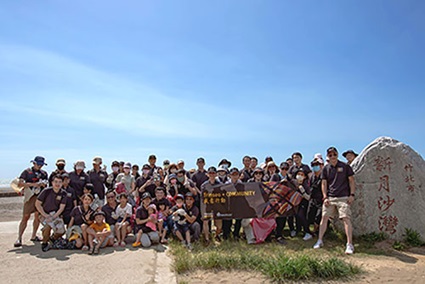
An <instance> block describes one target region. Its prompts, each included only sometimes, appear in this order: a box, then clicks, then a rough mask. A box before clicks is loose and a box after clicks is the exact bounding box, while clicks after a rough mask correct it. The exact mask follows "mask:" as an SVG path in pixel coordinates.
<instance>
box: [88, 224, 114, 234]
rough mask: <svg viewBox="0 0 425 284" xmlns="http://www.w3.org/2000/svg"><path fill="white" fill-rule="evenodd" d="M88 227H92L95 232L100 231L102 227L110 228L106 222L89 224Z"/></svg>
mask: <svg viewBox="0 0 425 284" xmlns="http://www.w3.org/2000/svg"><path fill="white" fill-rule="evenodd" d="M90 228H92V229H93V230H94V231H95V232H96V233H97V232H102V231H103V229H106V230H107V231H110V230H111V228H110V227H109V225H108V224H107V223H102V224H98V223H93V224H91V225H90Z"/></svg>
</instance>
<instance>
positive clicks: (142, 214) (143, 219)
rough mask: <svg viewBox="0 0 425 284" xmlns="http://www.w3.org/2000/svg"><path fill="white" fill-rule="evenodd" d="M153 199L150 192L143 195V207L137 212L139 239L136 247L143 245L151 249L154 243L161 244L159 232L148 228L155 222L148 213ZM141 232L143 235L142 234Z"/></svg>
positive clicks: (135, 244)
mask: <svg viewBox="0 0 425 284" xmlns="http://www.w3.org/2000/svg"><path fill="white" fill-rule="evenodd" d="M151 201H152V198H151V195H150V194H149V193H148V192H145V193H144V194H143V195H142V201H141V205H140V206H139V207H138V208H137V210H136V225H137V226H136V232H138V233H137V239H136V242H135V243H134V244H133V246H134V247H136V246H139V245H142V246H143V247H150V246H151V245H152V243H159V234H158V232H155V231H152V229H151V228H150V227H148V226H146V223H147V222H154V221H155V220H153V219H151V217H150V216H149V212H148V207H149V205H150V204H151ZM140 232H141V233H140Z"/></svg>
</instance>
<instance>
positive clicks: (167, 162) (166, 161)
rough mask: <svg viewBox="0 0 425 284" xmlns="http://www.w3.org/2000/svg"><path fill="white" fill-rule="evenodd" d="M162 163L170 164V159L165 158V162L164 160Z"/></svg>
mask: <svg viewBox="0 0 425 284" xmlns="http://www.w3.org/2000/svg"><path fill="white" fill-rule="evenodd" d="M162 164H163V165H164V166H165V165H169V164H170V160H164V162H162Z"/></svg>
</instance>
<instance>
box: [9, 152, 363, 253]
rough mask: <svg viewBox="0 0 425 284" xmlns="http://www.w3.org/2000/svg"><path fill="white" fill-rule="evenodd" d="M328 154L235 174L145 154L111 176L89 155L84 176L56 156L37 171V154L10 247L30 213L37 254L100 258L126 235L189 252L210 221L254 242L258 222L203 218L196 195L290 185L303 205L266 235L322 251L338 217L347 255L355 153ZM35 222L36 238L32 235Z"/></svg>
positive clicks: (22, 180) (246, 166)
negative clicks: (172, 242)
mask: <svg viewBox="0 0 425 284" xmlns="http://www.w3.org/2000/svg"><path fill="white" fill-rule="evenodd" d="M326 154H327V155H326V161H324V159H323V157H322V155H321V154H316V155H315V156H314V158H313V160H312V161H311V163H310V166H309V165H307V164H304V163H303V162H302V159H303V156H302V154H301V153H299V152H295V153H293V154H292V156H291V157H290V158H288V159H287V160H286V161H283V162H281V163H280V164H279V166H278V165H277V164H276V163H275V162H274V161H273V158H272V157H266V158H265V161H264V162H263V163H260V164H259V162H258V159H257V158H256V157H250V156H245V157H243V159H242V163H243V168H241V169H238V168H236V167H232V163H231V162H230V161H228V160H227V159H222V160H221V161H220V163H219V164H218V167H215V166H210V167H208V169H206V168H205V160H204V158H198V159H197V161H196V165H197V169H192V170H186V169H185V164H184V161H183V160H180V161H178V162H177V163H171V162H170V161H168V160H165V161H163V164H162V166H158V165H157V164H156V162H157V158H156V156H155V155H150V156H149V157H148V163H146V164H144V165H143V166H142V167H141V169H140V168H139V166H138V165H132V164H131V163H130V162H118V161H114V162H112V164H111V170H112V172H110V173H109V174H108V173H107V172H106V167H105V166H103V160H102V158H101V157H94V158H93V161H92V165H93V168H92V169H90V170H88V171H85V169H86V165H85V162H84V161H76V162H75V163H74V167H73V171H71V172H67V171H66V170H65V166H66V162H65V160H64V159H58V160H57V161H56V167H57V169H56V170H54V171H53V172H52V173H51V174H50V175H48V174H47V172H45V171H44V170H43V169H42V168H43V166H45V165H46V163H45V159H44V158H43V157H41V156H37V157H35V158H34V160H32V161H31V162H32V164H33V165H32V167H30V168H27V169H25V170H24V171H23V172H22V174H21V175H20V177H19V184H18V186H19V187H21V188H22V192H23V194H24V197H25V198H24V208H23V216H22V220H21V222H20V224H19V232H18V239H17V240H16V242H15V244H14V246H15V247H20V246H22V236H23V233H24V231H25V228H26V226H27V223H28V220H29V218H30V216H31V214H35V217H34V221H33V232H32V236H31V241H41V249H42V250H43V251H47V250H49V249H50V248H52V247H53V248H71V249H82V250H86V251H88V253H89V254H98V253H99V250H100V248H103V247H106V246H114V247H119V246H120V247H125V246H126V245H127V244H126V240H128V239H129V238H127V236H128V235H129V234H133V235H134V239H135V241H134V242H133V243H132V246H133V247H139V246H143V247H149V246H151V244H155V243H162V244H165V243H167V242H168V239H169V238H170V237H174V238H176V239H178V240H179V241H181V242H182V244H183V245H185V246H186V247H187V248H188V249H189V250H191V249H192V244H193V242H197V241H198V240H200V239H201V235H203V239H204V242H205V243H206V244H208V243H209V242H210V236H211V235H212V227H213V226H212V224H213V223H214V227H215V233H214V234H213V235H214V238H215V239H216V240H217V241H221V240H222V239H225V240H227V239H232V238H233V239H235V240H238V239H241V238H242V237H243V236H244V237H245V238H246V240H247V242H248V243H255V242H256V239H255V235H254V234H253V232H252V226H253V224H254V223H255V219H256V218H254V220H251V219H235V220H232V219H223V220H219V219H216V220H211V219H209V218H208V219H207V218H203V216H201V214H200V204H201V202H202V200H201V199H202V198H201V193H202V192H203V191H204V190H205V188H206V187H207V186H218V185H222V184H229V183H233V184H237V183H250V182H290V183H292V184H293V185H294V187H295V188H296V190H297V191H299V193H300V194H301V195H302V201H301V203H300V205H299V206H298V208H297V210H296V211H295V212H294V215H293V216H288V217H276V218H274V219H273V220H267V221H268V222H272V223H273V225H274V226H275V227H274V228H275V229H274V230H273V233H272V234H273V235H274V237H275V239H276V241H277V242H279V243H281V244H284V243H285V239H284V237H283V229H284V227H285V225H286V224H288V227H289V230H290V236H291V237H295V236H296V235H297V234H299V233H301V232H303V234H304V237H303V239H304V240H306V241H307V240H310V239H312V238H313V237H314V236H318V240H317V242H316V244H315V245H314V248H320V247H322V246H323V235H324V233H325V231H326V228H327V225H328V220H329V218H333V217H335V216H339V218H340V219H342V221H343V222H344V227H345V231H346V235H347V247H346V253H347V254H352V253H354V246H353V242H352V226H351V221H350V220H351V211H350V204H351V203H352V202H353V201H354V196H355V183H354V178H353V176H354V173H353V170H352V168H351V167H350V164H351V163H352V161H353V160H354V158H355V157H356V156H357V154H356V153H355V152H354V151H352V150H349V151H346V152H344V153H343V156H344V157H345V158H346V159H347V163H344V162H342V161H340V160H339V159H338V151H337V149H336V148H334V147H330V148H328V149H327V152H326ZM40 222H41V223H42V225H43V228H42V238H39V237H38V236H37V230H38V227H39V224H40ZM232 228H233V231H232ZM311 228H313V229H311ZM241 229H242V230H243V232H244V234H241ZM272 234H270V236H268V238H267V239H271V237H272ZM257 241H258V240H257Z"/></svg>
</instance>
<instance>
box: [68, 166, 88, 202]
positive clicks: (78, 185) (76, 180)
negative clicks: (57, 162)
mask: <svg viewBox="0 0 425 284" xmlns="http://www.w3.org/2000/svg"><path fill="white" fill-rule="evenodd" d="M85 168H86V164H85V163H84V161H76V162H75V163H74V171H72V172H70V173H69V180H70V182H69V185H70V186H71V187H72V188H73V189H74V190H75V194H76V195H77V197H78V198H81V196H82V195H83V189H84V187H85V186H86V184H87V183H90V177H89V176H88V175H87V174H86V173H85V172H84V169H85Z"/></svg>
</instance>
